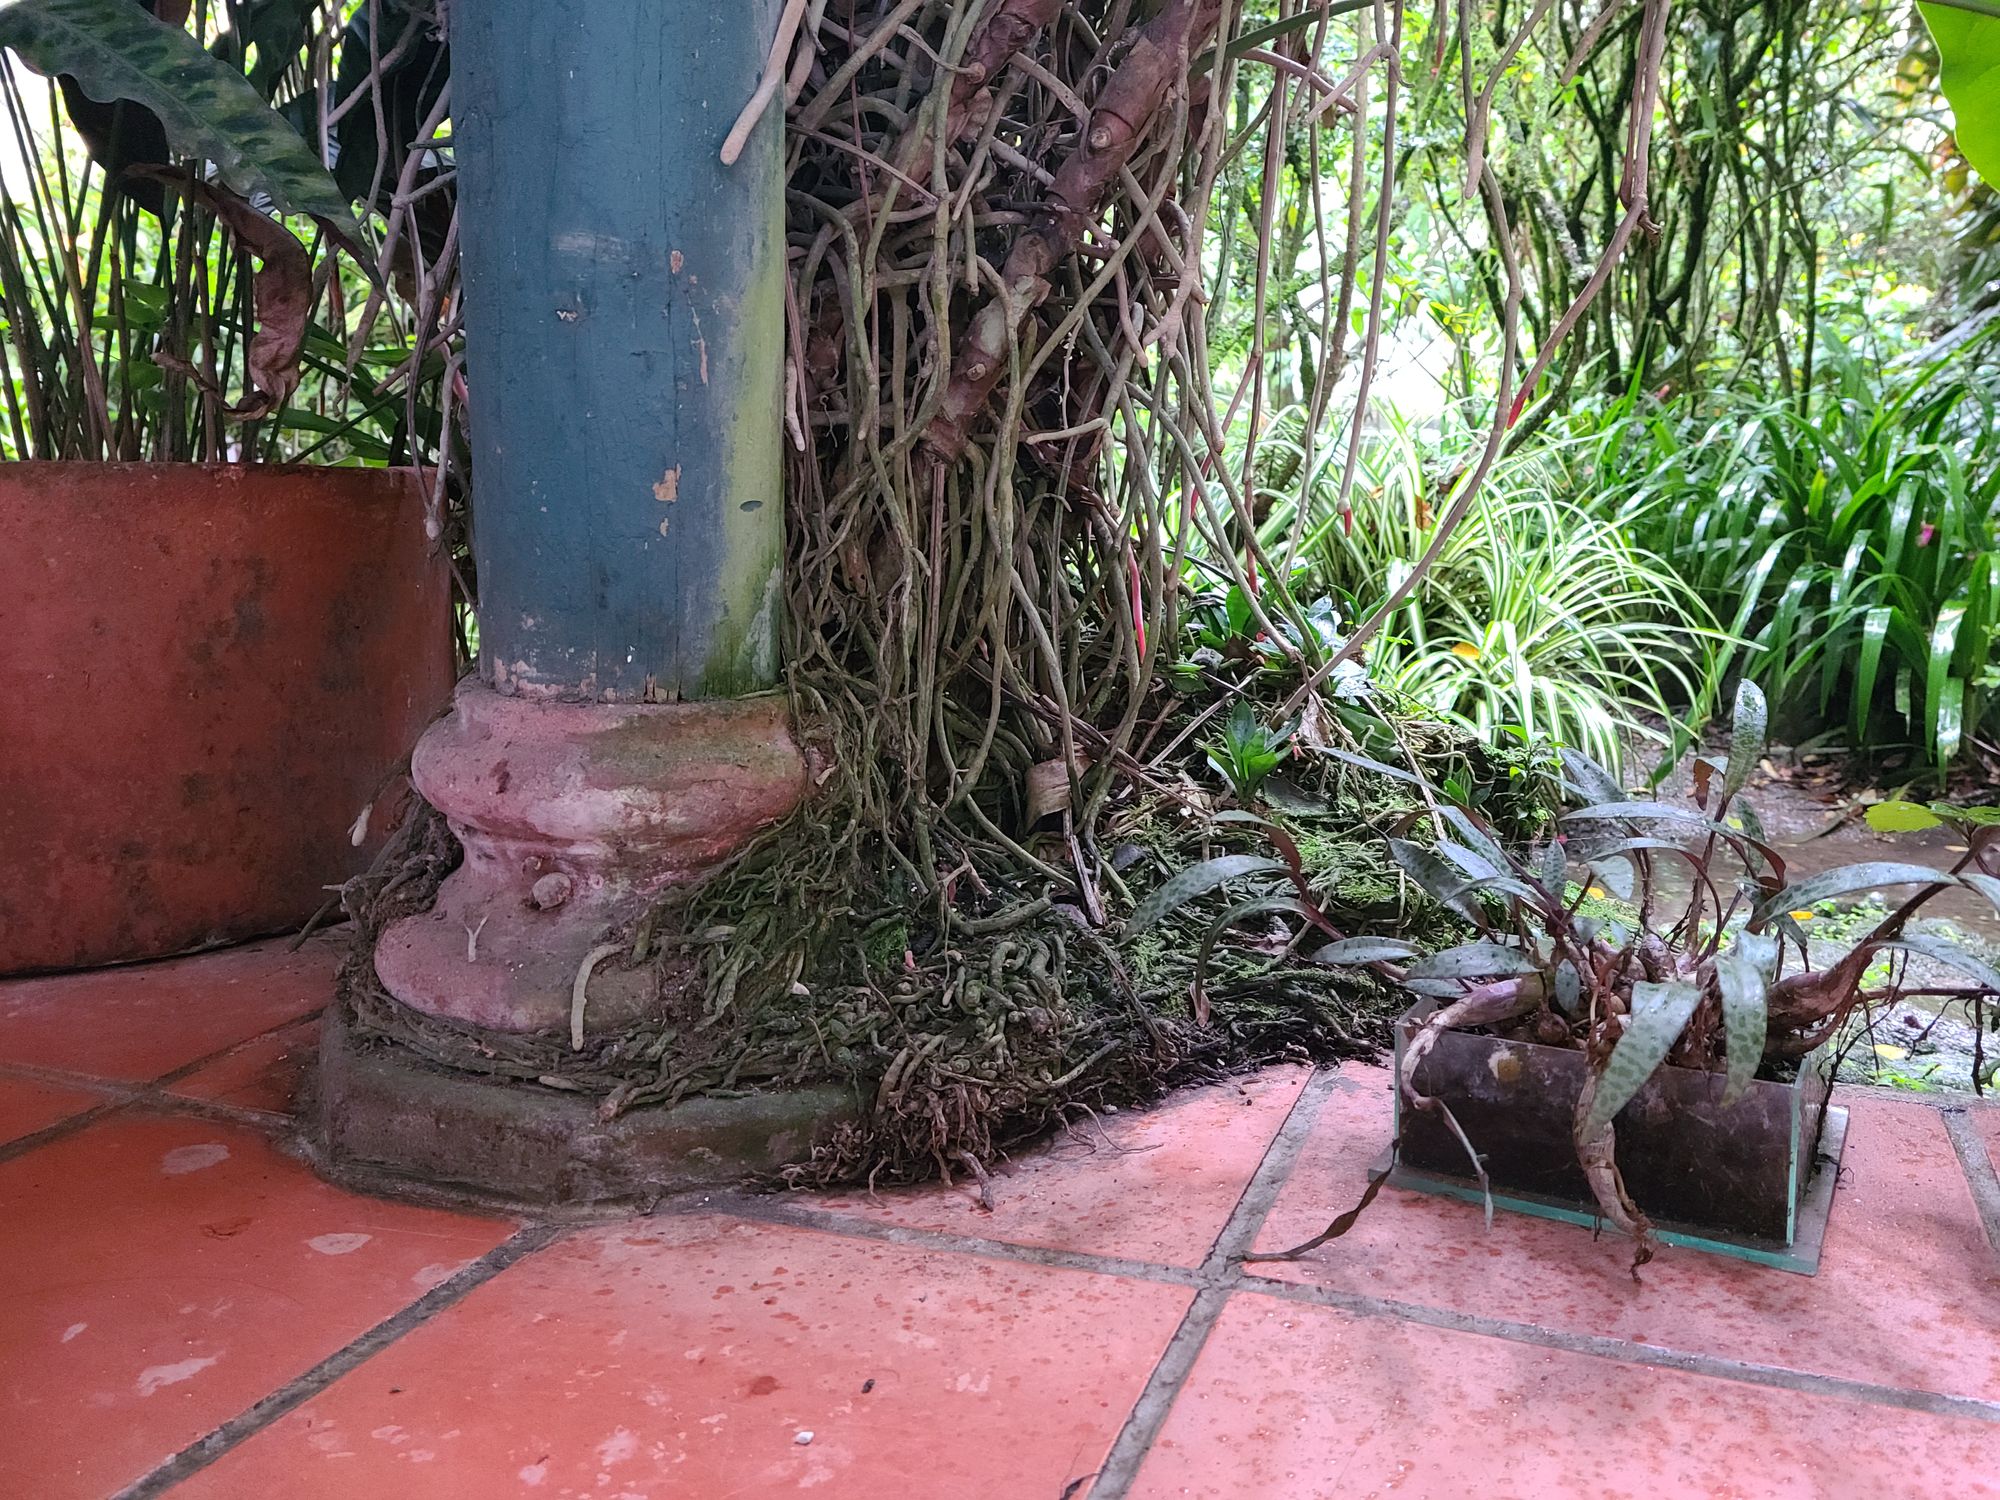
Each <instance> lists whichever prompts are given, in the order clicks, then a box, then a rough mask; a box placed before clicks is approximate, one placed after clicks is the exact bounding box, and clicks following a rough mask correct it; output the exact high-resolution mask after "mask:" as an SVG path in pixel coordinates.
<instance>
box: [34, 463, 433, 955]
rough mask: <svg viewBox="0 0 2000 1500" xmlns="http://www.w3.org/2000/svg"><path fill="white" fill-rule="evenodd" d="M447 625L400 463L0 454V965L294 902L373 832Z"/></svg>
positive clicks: (150, 946) (339, 869)
mask: <svg viewBox="0 0 2000 1500" xmlns="http://www.w3.org/2000/svg"><path fill="white" fill-rule="evenodd" d="M450 622H451V595H450V587H449V577H448V573H447V569H446V565H445V559H444V558H443V556H442V555H441V553H440V551H439V550H438V549H435V548H434V547H433V546H432V545H431V544H430V542H429V541H428V540H427V539H426V537H425V535H424V525H423V495H422V490H421V486H420V484H419V483H418V476H417V475H416V474H415V473H414V471H411V470H406V469H405V470H385V469H348V468H308V467H291V466H278V465H227V464H212V465H211V464H97V463H41V462H32V463H6V464H0V703H4V705H5V707H4V709H0V848H4V849H5V850H6V852H7V858H6V860H5V861H4V862H0V973H5V972H12V971H20V970H28V969H51V968H73V967H80V966H83V965H88V964H97V963H108V962H113V961H118V960H125V959H136V958H147V957H155V956H159V955H162V954H167V953H174V952H180V951H184V950H186V949H189V948H194V947H199V946H203V945H206V944H210V943H214V942H220V941H226V940H230V939H236V938H243V937H249V936H253V935H256V934H259V933H268V932H273V931H278V930H282V929H284V928H286V927H289V926H293V925H296V924H297V923H299V922H301V921H303V920H304V919H305V918H306V917H308V916H310V915H311V913H312V912H313V911H314V910H315V909H316V908H317V907H319V905H320V904H321V903H322V902H323V901H324V900H325V899H326V891H325V889H324V888H325V887H326V886H327V885H329V884H332V883H336V882H338V881H340V880H343V879H345V878H346V877H347V876H349V875H351V874H353V873H355V872H356V871H357V870H358V869H361V868H364V867H365V866H366V864H367V862H368V860H369V859H370V858H371V857H372V855H373V853H374V850H375V849H376V848H377V847H378V846H379V844H380V841H381V838H382V837H383V836H384V834H385V833H386V831H387V829H388V827H389V826H390V823H391V820H392V818H393V816H394V814H395V811H396V804H397V802H398V798H399V787H400V783H399V780H398V770H399V767H400V766H401V765H402V764H403V762H404V761H405V759H406V758H407V756H408V754H409V751H410V747H411V746H412V745H413V744H414V743H415V742H416V739H417V737H418V736H419V735H420V734H421V733H422V731H423V728H424V726H425V725H426V724H427V723H428V722H429V721H430V719H431V718H432V716H433V715H434V714H435V713H436V712H437V711H438V709H439V708H441V707H442V706H443V704H444V703H445V701H446V700H447V698H448V697H449V695H450V691H451V683H452V678H453V654H452V644H451V633H450ZM364 809H371V811H370V812H369V815H368V816H366V817H363V816H362V814H363V810H364ZM357 828H359V829H361V830H362V838H361V839H360V841H359V843H358V844H357V843H356V842H355V841H354V840H353V839H352V838H351V837H350V833H351V831H352V830H355V829H357Z"/></svg>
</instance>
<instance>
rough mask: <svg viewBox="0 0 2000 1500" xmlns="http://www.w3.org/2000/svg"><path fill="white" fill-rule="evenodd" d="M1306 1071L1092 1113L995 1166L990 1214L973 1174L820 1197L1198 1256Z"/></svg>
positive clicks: (977, 1227)
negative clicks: (1092, 1117) (951, 1181)
mask: <svg viewBox="0 0 2000 1500" xmlns="http://www.w3.org/2000/svg"><path fill="white" fill-rule="evenodd" d="M1308 1076H1309V1073H1308V1070H1307V1069H1305V1068H1302V1067H1281V1068H1268V1069H1266V1070H1264V1071H1263V1072H1260V1073H1253V1074H1248V1075H1246V1076H1244V1077H1242V1078H1238V1079H1232V1080H1230V1081H1228V1082H1225V1083H1218V1084H1211V1085H1209V1086H1208V1087H1206V1088H1199V1089H1189V1090H1187V1091H1185V1092H1183V1093H1178V1094H1175V1095H1173V1096H1172V1097H1171V1098H1169V1099H1167V1100H1165V1101H1163V1102H1162V1103H1160V1104H1159V1105H1157V1106H1155V1107H1153V1108H1151V1109H1145V1110H1137V1111H1133V1112H1130V1113H1121V1114H1118V1115H1115V1116H1106V1117H1103V1118H1102V1119H1101V1121H1098V1122H1092V1121H1089V1120H1085V1121H1082V1122H1080V1123H1079V1124H1078V1125H1077V1127H1076V1129H1075V1130H1074V1132H1073V1133H1071V1134H1068V1135H1064V1136H1058V1137H1057V1138H1056V1139H1055V1140H1053V1141H1051V1142H1049V1143H1048V1144H1046V1145H1043V1146H1040V1147H1037V1148H1035V1149H1033V1150H1031V1151H1028V1152H1025V1153H1023V1154H1022V1155H1021V1156H1019V1157H1018V1158H1016V1160H1015V1161H1014V1162H1013V1163H1012V1164H1011V1165H1009V1166H1006V1167H1003V1168H1002V1169H1001V1170H1000V1171H998V1172H996V1173H995V1175H994V1180H993V1211H992V1212H991V1213H988V1212H986V1211H985V1210H984V1209H982V1208H981V1207H980V1206H979V1202H978V1199H977V1197H976V1196H975V1192H974V1190H973V1187H972V1185H970V1184H966V1185H962V1186H961V1187H959V1188H945V1187H937V1186H930V1187H921V1188H906V1189H885V1190H884V1191H882V1192H881V1193H880V1194H879V1195H878V1196H877V1197H875V1198H870V1197H869V1196H868V1195H867V1194H866V1193H843V1194H840V1195H838V1196H828V1197H822V1198H818V1199H815V1200H813V1201H815V1202H816V1203H818V1205H819V1206H820V1207H823V1208H829V1209H836V1210H838V1211H840V1212H841V1213H851V1214H857V1215H861V1216H864V1217H867V1218H871V1219H878V1220H882V1221H885V1222H888V1223H893V1224H899V1225H902V1226H903V1227H905V1228H911V1229H934V1230H943V1231H946V1232H948V1233H952V1234H969V1235H977V1236H979V1237H980V1238H982V1239H995V1240H1004V1241H1006V1242H1008V1243H1009V1244H1016V1245H1037V1246H1041V1247H1044V1248H1047V1249H1058V1250H1077V1251H1086V1252H1089V1253H1092V1254H1097V1255H1115V1256H1125V1257H1129V1258H1131V1259H1134V1260H1149V1261H1155V1262H1164V1263H1166V1264H1169V1265H1178V1266H1198V1265H1200V1264H1201V1262H1202V1261H1203V1260H1204V1259H1205V1258H1206V1257H1207V1255H1208V1252H1209V1250H1210V1248H1211V1247H1212V1246H1213V1245H1214V1244H1215V1237H1216V1235H1217V1234H1219V1233H1220V1232H1221V1230H1222V1226H1223V1224H1224V1222H1225V1221H1227V1219H1228V1218H1229V1215H1230V1212H1231V1211H1232V1210H1233V1209H1234V1208H1235V1207H1236V1202H1237V1200H1238V1199H1239V1198H1241V1197H1242V1196H1243V1189H1244V1188H1245V1187H1247V1186H1248V1185H1249V1182H1250V1179H1251V1177H1252V1176H1253V1175H1255V1173H1256V1171H1257V1166H1258V1164H1259V1163H1260V1162H1261V1161H1262V1160H1263V1159H1264V1152H1265V1149H1266V1148H1267V1147H1268V1146H1269V1145H1270V1144H1271V1139H1272V1137H1273V1136H1275V1135H1276V1134H1277V1133H1278V1129H1279V1127H1280V1126H1282V1125H1283V1124H1284V1123H1285V1116H1286V1115H1287V1114H1288V1113H1289V1112H1290V1111H1291V1108H1292V1104H1293V1101H1295V1100H1296V1099H1297V1098H1298V1096H1299V1091H1300V1090H1301V1089H1302V1088H1304V1087H1305V1082H1306V1079H1307V1077H1308ZM1169 1202H1170V1203H1171V1208H1167V1207H1165V1206H1164V1205H1165V1204H1166V1203H1169Z"/></svg>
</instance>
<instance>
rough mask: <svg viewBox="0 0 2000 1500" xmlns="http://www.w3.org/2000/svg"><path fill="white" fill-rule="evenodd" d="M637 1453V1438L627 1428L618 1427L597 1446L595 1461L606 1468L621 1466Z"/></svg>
mask: <svg viewBox="0 0 2000 1500" xmlns="http://www.w3.org/2000/svg"><path fill="white" fill-rule="evenodd" d="M638 1453H639V1438H638V1435H637V1434H636V1433H634V1432H633V1431H632V1429H631V1428H629V1427H620V1428H618V1429H617V1430H616V1431H615V1432H613V1433H612V1434H611V1436H610V1437H608V1438H606V1439H605V1440H604V1441H603V1442H601V1443H599V1444H598V1445H597V1461H598V1462H599V1463H601V1464H603V1465H605V1466H606V1467H609V1466H610V1465H612V1464H622V1463H624V1462H625V1461H626V1460H627V1459H629V1458H636V1457H637V1456H638Z"/></svg>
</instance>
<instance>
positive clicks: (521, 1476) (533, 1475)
mask: <svg viewBox="0 0 2000 1500" xmlns="http://www.w3.org/2000/svg"><path fill="white" fill-rule="evenodd" d="M514 1477H515V1478H516V1479H518V1480H520V1481H521V1483H523V1484H525V1485H526V1486H527V1487H528V1488H529V1489H534V1488H535V1487H536V1486H537V1485H539V1484H540V1483H541V1482H542V1481H543V1480H544V1479H547V1478H548V1477H549V1466H548V1464H547V1463H539V1464H523V1465H522V1466H521V1468H520V1469H519V1470H518V1471H517V1472H516V1473H515V1475H514Z"/></svg>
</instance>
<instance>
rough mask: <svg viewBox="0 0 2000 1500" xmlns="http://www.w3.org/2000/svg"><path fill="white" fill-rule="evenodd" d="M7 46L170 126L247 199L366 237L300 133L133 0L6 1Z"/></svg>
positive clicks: (1, 1)
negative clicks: (265, 200) (259, 196)
mask: <svg viewBox="0 0 2000 1500" xmlns="http://www.w3.org/2000/svg"><path fill="white" fill-rule="evenodd" d="M0 46H4V47H9V48H12V49H13V51H14V52H15V53H16V54H17V55H19V57H20V58H21V60H22V61H23V62H25V63H26V64H27V65H28V66H29V67H30V68H33V69H34V70H35V71H36V72H37V73H43V74H47V75H48V76H50V77H54V76H56V75H59V74H68V75H69V76H70V77H72V78H74V79H76V81H77V85H78V86H79V87H80V88H81V89H82V90H83V91H84V93H85V94H87V95H89V96H90V97H91V98H92V99H95V100H96V101H98V102H99V103H100V104H109V103H111V102H113V101H114V100H118V99H130V100H132V101H134V102H135V103H138V104H142V105H144V106H145V107H146V108H147V109H149V110H151V111H152V112H153V113H154V114H155V115H157V116H158V117H159V119H160V123H161V124H162V125H164V126H165V127H166V131H167V140H168V142H169V143H170V144H171V145H172V147H173V149H174V150H175V151H176V152H178V153H179V154H180V155H182V156H185V157H189V158H191V159H193V160H195V161H208V162H213V163H214V164H215V170H216V172H217V173H218V174H219V175H220V176H221V178H222V181H223V182H224V183H226V184H227V185H228V186H229V187H231V188H234V189H235V190H236V191H237V192H238V193H240V194H242V195H243V196H244V197H246V198H247V197H250V196H252V195H253V194H256V193H260V192H261V193H265V194H268V195H269V197H270V199H271V201H272V202H273V203H274V204H276V205H277V207H278V208H279V210H280V211H282V212H285V213H295V214H310V215H311V216H312V217H314V218H315V219H318V220H319V221H320V222H321V223H322V224H323V225H324V226H325V227H326V228H327V230H328V231H329V232H330V233H332V234H333V235H334V236H335V237H336V238H339V239H341V240H343V241H344V242H345V243H346V244H347V246H348V248H349V249H350V250H351V251H355V252H356V253H358V252H359V247H360V242H361V229H360V226H359V225H358V224H356V223H355V221H354V215H353V214H352V212H350V210H349V208H348V203H347V199H346V197H345V195H343V194H342V193H341V191H340V188H339V187H338V186H337V185H336V184H335V182H334V180H333V177H332V175H331V174H329V173H328V172H327V170H326V168H325V167H324V166H322V165H321V164H320V160H319V158H318V157H316V156H315V155H313V153H312V151H311V150H310V149H308V148H307V146H306V143H305V142H304V141H302V140H301V139H299V135H298V132H297V131H295V130H293V129H292V127H291V126H290V125H287V124H286V123H285V121H284V119H283V118H282V117H281V116H280V115H279V114H278V113H277V111H275V110H273V109H272V108H271V107H270V105H268V104H267V103H265V102H264V99H263V97H262V96H261V95H260V94H258V92H257V90H256V89H255V88H254V87H252V85H251V84H250V82H249V80H248V79H246V78H245V77H244V76H243V75H242V74H241V73H239V72H238V71H237V70H236V69H234V68H232V67H230V66H229V65H227V64H226V63H223V62H220V61H218V60H217V59H215V58H213V57H211V56H209V54H208V53H206V52H204V51H203V50H202V48H201V44H200V43H198V42H197V41H195V39H194V38H193V37H192V36H191V35H189V34H188V32H186V31H185V30H183V29H182V28H181V27H179V26H170V25H168V24H166V23H165V22H163V21H156V20H154V19H153V17H152V16H151V15H149V14H148V13H147V12H146V11H145V10H144V9H142V8H141V7H139V6H137V5H134V4H132V3H131V0H0Z"/></svg>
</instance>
